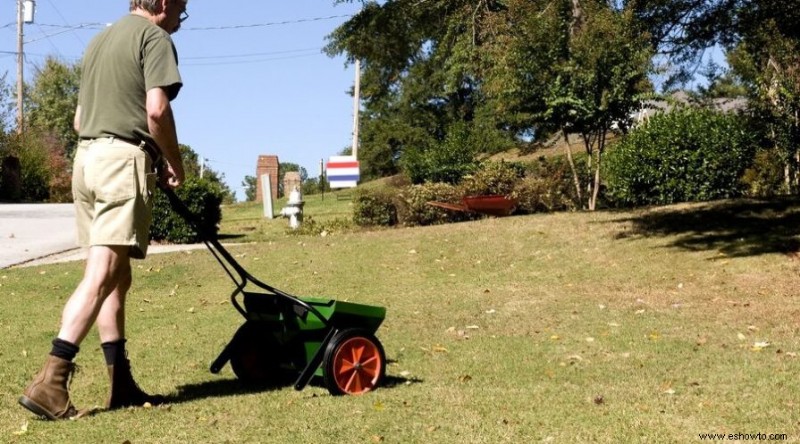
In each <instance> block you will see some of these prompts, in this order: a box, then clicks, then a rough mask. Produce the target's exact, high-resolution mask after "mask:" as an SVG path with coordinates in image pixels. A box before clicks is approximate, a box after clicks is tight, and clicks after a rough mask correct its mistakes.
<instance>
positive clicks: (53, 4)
mask: <svg viewBox="0 0 800 444" xmlns="http://www.w3.org/2000/svg"><path fill="white" fill-rule="evenodd" d="M47 3H50V6H52V7H53V9H55V11H56V14H58V16H59V17H61V21H63V22H64V23H67V19H66V18H65V17H64V14H62V13H61V11H60V10H59V9H58V6H56V5H55V3H53V2H52V1H51V0H47ZM72 35H74V36H75V38H76V39H77V40H78V42H80V44H81V45H83V46H86V42H84V41H83V39H81V38H80V37H79V36H78V34H76V33H72Z"/></svg>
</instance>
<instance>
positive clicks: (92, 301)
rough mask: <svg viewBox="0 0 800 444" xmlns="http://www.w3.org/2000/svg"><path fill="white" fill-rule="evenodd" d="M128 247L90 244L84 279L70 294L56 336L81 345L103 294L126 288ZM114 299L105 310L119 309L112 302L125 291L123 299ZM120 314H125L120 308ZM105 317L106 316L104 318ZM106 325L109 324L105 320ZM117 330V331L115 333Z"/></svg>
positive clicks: (128, 265)
mask: <svg viewBox="0 0 800 444" xmlns="http://www.w3.org/2000/svg"><path fill="white" fill-rule="evenodd" d="M129 249H130V247H128V246H92V247H90V248H89V257H88V258H87V259H86V269H85V271H84V275H83V280H82V281H81V283H80V284H79V285H78V288H77V289H76V290H75V292H74V293H72V296H70V298H69V300H68V301H67V303H66V305H65V306H64V311H63V313H62V315H61V330H59V332H58V338H59V339H62V340H64V341H67V342H70V343H72V344H75V345H80V343H81V342H82V341H83V339H84V338H85V337H86V335H87V334H88V333H89V330H90V329H91V328H92V324H94V322H95V320H96V319H97V316H98V314H99V313H100V310H101V308H102V307H103V305H104V302H105V301H106V298H107V297H108V296H109V295H110V294H111V293H112V292H114V291H115V290H117V292H119V291H120V290H122V289H124V290H125V292H127V290H128V288H130V279H131V277H130V276H131V275H130V273H131V271H130V258H129V257H128V251H129ZM115 300H116V301H117V302H116V303H114V304H112V305H111V306H110V307H109V309H108V311H113V312H118V310H117V307H116V306H115V305H116V304H119V303H120V302H124V294H123V295H122V299H120V298H115ZM109 316H110V315H109ZM115 316H116V315H115ZM122 316H124V311H122ZM105 321H107V319H104V322H105ZM123 326H124V324H123ZM106 327H109V326H108V323H107V322H106ZM110 328H112V329H113V328H114V327H113V326H111V327H110ZM117 328H119V326H117ZM106 333H108V334H113V333H110V332H106ZM119 333H120V332H117V334H119Z"/></svg>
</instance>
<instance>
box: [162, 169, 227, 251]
mask: <svg viewBox="0 0 800 444" xmlns="http://www.w3.org/2000/svg"><path fill="white" fill-rule="evenodd" d="M175 194H177V196H178V197H179V198H180V199H181V200H182V201H183V202H184V203H185V204H186V206H187V207H188V208H189V210H190V211H191V212H192V213H193V214H195V215H196V216H197V217H198V218H199V222H200V224H201V227H203V229H204V230H205V231H206V232H207V233H209V234H211V235H216V233H217V231H218V229H219V227H218V224H219V222H220V221H221V220H222V210H221V208H220V205H221V204H222V199H223V196H224V191H223V190H222V189H221V188H220V187H219V184H216V183H213V182H211V181H210V180H208V179H201V178H199V177H196V176H190V177H188V178H187V179H186V181H185V182H184V183H183V184H182V185H181V186H180V187H178V189H177V190H175ZM154 199H155V200H154V202H153V224H152V226H151V228H150V238H151V239H153V240H156V241H166V242H172V243H179V244H184V243H194V242H199V241H200V240H201V236H200V233H198V231H197V230H196V229H195V227H193V226H192V225H191V224H189V223H188V222H187V221H186V220H184V219H183V218H182V217H181V216H180V215H179V214H178V213H176V212H175V211H174V210H173V209H172V206H171V205H170V203H169V199H167V196H166V195H164V193H163V192H162V191H161V190H160V189H156V192H155V196H154Z"/></svg>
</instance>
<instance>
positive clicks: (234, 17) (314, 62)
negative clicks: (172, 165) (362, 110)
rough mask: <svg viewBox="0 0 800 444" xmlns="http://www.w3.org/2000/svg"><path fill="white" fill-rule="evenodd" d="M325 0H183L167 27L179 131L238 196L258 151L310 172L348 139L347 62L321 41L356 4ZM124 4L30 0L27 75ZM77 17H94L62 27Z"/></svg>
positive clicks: (4, 33)
mask: <svg viewBox="0 0 800 444" xmlns="http://www.w3.org/2000/svg"><path fill="white" fill-rule="evenodd" d="M333 3H334V2H333V0H291V1H276V0H245V1H239V2H210V1H207V0H190V1H189V7H188V12H189V15H190V16H189V19H188V20H187V21H186V22H185V23H184V24H183V29H181V30H180V31H179V32H178V33H176V34H175V35H174V36H173V38H174V40H175V44H176V46H177V48H178V53H179V56H180V63H181V75H182V77H183V81H184V87H183V89H182V91H181V94H180V95H179V96H178V98H177V99H176V100H175V101H174V102H173V107H174V110H175V115H176V120H177V125H178V138H179V140H180V142H181V143H184V144H187V145H189V146H191V147H192V148H193V149H194V150H195V151H197V152H198V153H199V154H200V156H202V157H204V158H207V159H208V165H209V166H210V167H211V168H213V169H214V170H216V171H219V172H221V173H224V174H225V181H226V182H227V183H228V185H229V186H230V187H231V189H232V190H234V191H236V194H237V197H238V198H239V199H243V198H244V192H243V190H242V187H241V183H242V181H243V180H244V177H245V176H246V175H255V168H256V161H257V159H258V156H259V155H260V154H275V155H277V156H278V157H279V159H280V161H281V162H292V163H297V164H299V165H301V166H303V167H305V168H306V170H307V171H308V173H309V175H311V176H313V175H317V174H319V162H320V160H321V159H326V160H327V158H328V157H329V156H331V155H336V154H337V153H338V152H340V151H341V150H342V149H343V148H345V147H347V146H349V145H350V144H351V142H352V129H353V128H352V126H353V99H352V97H351V96H350V95H349V94H348V91H349V90H350V88H352V86H353V81H354V76H355V72H354V70H353V69H354V68H353V66H345V60H344V58H342V57H337V58H330V57H328V56H327V55H325V54H322V52H321V49H322V47H323V46H325V44H326V40H325V37H326V36H327V35H328V34H330V33H331V32H332V31H333V30H334V29H335V28H336V27H337V26H338V25H340V24H341V23H343V22H344V21H346V20H347V18H348V17H349V16H351V15H353V14H355V13H356V12H357V11H358V9H359V8H360V3H358V2H355V3H353V4H341V5H337V6H334V5H333ZM127 10H128V0H36V17H35V18H36V20H35V21H36V23H34V24H31V25H26V26H25V41H26V42H27V43H26V45H25V53H26V63H25V79H26V81H30V80H31V79H32V77H33V74H34V72H35V67H36V65H37V64H41V63H42V62H43V60H44V59H45V57H46V56H48V55H53V56H55V57H57V58H59V59H61V60H63V61H67V62H70V63H74V62H76V61H78V60H79V59H80V57H81V56H82V54H83V51H84V48H85V47H86V45H87V44H88V42H89V41H90V40H91V38H92V37H93V36H94V35H95V34H96V33H97V32H99V30H100V27H101V26H100V25H96V24H100V23H110V22H114V21H115V20H116V19H118V18H119V17H121V16H123V15H124V14H127ZM16 14H17V12H16V0H4V1H2V2H0V42H1V43H0V74H1V73H3V72H6V71H7V72H8V76H7V81H8V82H9V83H10V84H11V85H16V55H15V54H9V53H13V52H15V51H16ZM332 16H337V17H335V18H329V17H332ZM284 22H288V23H284ZM82 24H93V25H91V26H87V27H85V28H83V29H69V28H67V26H78V25H82ZM6 25H7V26H6ZM250 25H259V26H250ZM260 25H266V26H260ZM200 28H225V29H200Z"/></svg>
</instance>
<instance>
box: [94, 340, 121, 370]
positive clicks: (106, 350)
mask: <svg viewBox="0 0 800 444" xmlns="http://www.w3.org/2000/svg"><path fill="white" fill-rule="evenodd" d="M100 346H101V347H103V356H105V357H106V365H114V364H116V363H117V362H121V361H122V360H123V359H125V339H117V340H116V341H113V342H103V343H102V344H100Z"/></svg>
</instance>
